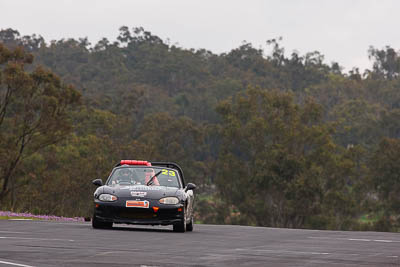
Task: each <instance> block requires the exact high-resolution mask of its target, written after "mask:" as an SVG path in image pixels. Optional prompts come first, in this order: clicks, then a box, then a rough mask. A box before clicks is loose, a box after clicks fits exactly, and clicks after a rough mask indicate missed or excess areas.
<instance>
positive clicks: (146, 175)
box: [92, 160, 196, 232]
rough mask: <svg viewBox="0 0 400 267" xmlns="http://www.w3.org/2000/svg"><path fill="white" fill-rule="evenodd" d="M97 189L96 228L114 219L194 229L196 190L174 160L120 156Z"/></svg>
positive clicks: (94, 215)
mask: <svg viewBox="0 0 400 267" xmlns="http://www.w3.org/2000/svg"><path fill="white" fill-rule="evenodd" d="M93 184H94V185H97V186H99V188H97V190H96V191H95V192H94V204H95V207H94V213H93V218H92V226H93V228H111V227H112V225H113V223H116V224H117V223H124V224H148V225H171V224H172V225H173V229H174V231H175V232H185V231H193V200H194V195H193V190H194V189H195V188H196V185H194V184H192V183H188V184H185V180H184V177H183V171H182V169H181V168H180V167H179V166H178V165H177V164H175V163H171V162H148V161H138V160H121V162H120V163H118V164H117V165H116V166H115V168H114V169H113V170H112V172H111V174H110V176H109V177H108V179H107V181H106V183H105V184H104V185H103V182H102V180H101V179H96V180H94V181H93Z"/></svg>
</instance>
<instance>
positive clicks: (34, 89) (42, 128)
mask: <svg viewBox="0 0 400 267" xmlns="http://www.w3.org/2000/svg"><path fill="white" fill-rule="evenodd" d="M32 61H33V57H32V55H31V54H28V53H26V52H24V50H23V49H22V48H20V47H18V48H16V49H15V50H9V49H7V48H6V47H5V46H4V45H2V44H1V43H0V71H1V72H0V200H2V199H4V198H5V197H6V196H7V195H8V194H9V193H10V191H13V190H14V188H15V187H16V186H17V183H16V181H15V180H14V179H13V178H14V173H15V171H16V169H17V168H18V165H19V163H20V162H21V161H23V160H24V159H25V158H26V157H27V156H28V155H30V154H32V153H34V152H36V151H38V150H40V149H42V148H44V147H46V146H48V145H51V144H54V143H57V142H59V141H61V140H62V139H63V138H64V137H65V136H66V135H67V134H68V133H70V132H71V129H72V124H71V121H70V120H69V115H68V114H69V113H68V111H69V110H70V109H71V107H73V106H74V105H75V104H77V103H78V102H79V99H80V94H79V92H77V91H76V90H75V89H73V88H72V87H71V86H68V85H65V84H63V83H62V82H61V80H60V79H59V78H58V77H57V76H56V75H55V74H53V73H52V72H50V71H47V70H45V69H43V68H41V67H37V68H35V69H34V70H33V71H32V72H26V71H25V70H24V68H25V65H26V64H30V63H32Z"/></svg>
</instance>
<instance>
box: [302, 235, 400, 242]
mask: <svg viewBox="0 0 400 267" xmlns="http://www.w3.org/2000/svg"><path fill="white" fill-rule="evenodd" d="M307 238H310V239H327V240H329V239H331V240H346V241H360V242H380V243H400V240H386V239H367V238H344V237H319V236H309V237H307Z"/></svg>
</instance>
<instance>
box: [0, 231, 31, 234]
mask: <svg viewBox="0 0 400 267" xmlns="http://www.w3.org/2000/svg"><path fill="white" fill-rule="evenodd" d="M0 233H6V234H7V233H10V234H29V233H28V232H12V231H0Z"/></svg>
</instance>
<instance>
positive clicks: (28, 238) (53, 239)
mask: <svg viewBox="0 0 400 267" xmlns="http://www.w3.org/2000/svg"><path fill="white" fill-rule="evenodd" d="M0 239H22V240H47V241H69V242H74V241H75V240H72V239H57V238H36V237H15V236H0Z"/></svg>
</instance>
